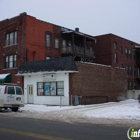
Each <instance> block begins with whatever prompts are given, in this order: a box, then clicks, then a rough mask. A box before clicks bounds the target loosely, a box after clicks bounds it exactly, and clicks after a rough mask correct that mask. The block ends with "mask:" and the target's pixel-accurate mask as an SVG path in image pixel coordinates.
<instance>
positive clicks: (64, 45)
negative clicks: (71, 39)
mask: <svg viewBox="0 0 140 140" xmlns="http://www.w3.org/2000/svg"><path fill="white" fill-rule="evenodd" d="M62 47H63V48H65V47H66V40H63V42H62Z"/></svg>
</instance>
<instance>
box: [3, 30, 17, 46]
mask: <svg viewBox="0 0 140 140" xmlns="http://www.w3.org/2000/svg"><path fill="white" fill-rule="evenodd" d="M15 44H17V31H15V32H11V33H8V34H6V41H5V45H6V46H10V45H15Z"/></svg>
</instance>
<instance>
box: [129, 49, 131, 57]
mask: <svg viewBox="0 0 140 140" xmlns="http://www.w3.org/2000/svg"><path fill="white" fill-rule="evenodd" d="M129 57H130V58H131V50H129Z"/></svg>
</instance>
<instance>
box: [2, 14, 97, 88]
mask: <svg viewBox="0 0 140 140" xmlns="http://www.w3.org/2000/svg"><path fill="white" fill-rule="evenodd" d="M95 41H96V40H95V38H93V37H92V36H90V35H86V34H83V33H80V32H79V29H78V28H76V30H71V29H68V28H64V27H61V26H58V25H54V24H51V23H48V22H44V21H41V20H38V19H36V18H35V17H32V16H29V15H27V14H26V13H22V14H20V15H19V16H16V17H13V18H11V19H6V20H3V21H0V52H1V54H2V55H1V56H0V59H1V61H0V73H11V77H12V79H11V80H12V81H11V82H13V83H17V81H18V83H19V85H20V86H23V79H22V77H15V76H14V75H15V74H16V72H17V68H18V67H19V66H20V65H21V64H22V63H23V62H29V61H35V60H44V59H49V58H59V57H61V56H72V57H73V58H74V60H83V61H93V60H94V53H93V46H94V44H95Z"/></svg>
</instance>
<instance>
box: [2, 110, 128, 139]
mask: <svg viewBox="0 0 140 140" xmlns="http://www.w3.org/2000/svg"><path fill="white" fill-rule="evenodd" d="M9 114H10V112H9ZM127 130H128V127H125V126H121V127H119V126H112V125H103V124H88V123H74V124H73V123H64V122H58V121H50V120H42V119H35V118H34V119H33V118H18V117H12V116H10V115H8V116H6V115H4V116H0V138H1V139H2V140H8V139H10V140H19V139H20V140H25V139H26V140H33V139H34V140H39V139H46V140H118V139H119V140H128V138H127V135H126V134H127Z"/></svg>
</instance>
